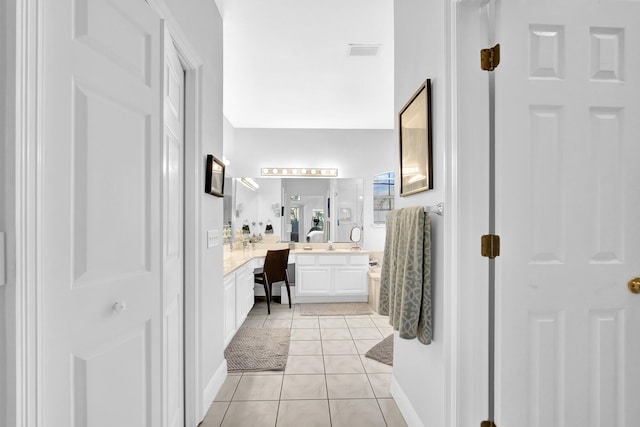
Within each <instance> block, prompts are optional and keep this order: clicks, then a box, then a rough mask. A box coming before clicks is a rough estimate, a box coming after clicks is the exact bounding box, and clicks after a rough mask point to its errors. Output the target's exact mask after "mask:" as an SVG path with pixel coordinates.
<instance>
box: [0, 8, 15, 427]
mask: <svg viewBox="0 0 640 427" xmlns="http://www.w3.org/2000/svg"><path fill="white" fill-rule="evenodd" d="M6 3H7V2H6V1H5V0H0V17H2V18H3V19H4V22H1V23H0V29H1V30H0V31H1V33H0V100H1V101H0V102H1V103H2V104H0V130H1V132H2V133H1V134H0V138H2V139H1V140H0V159H1V160H0V162H2V163H1V164H0V171H1V172H0V231H3V232H6V231H7V222H6V212H5V209H7V206H8V203H7V198H6V188H7V178H8V177H7V173H8V171H9V170H11V169H12V168H11V165H10V164H9V159H7V145H8V141H9V138H8V135H7V134H6V129H7V128H6V126H5V123H6V111H7V107H8V102H9V99H8V97H7V68H6V67H7V66H8V64H10V63H11V62H12V61H9V60H8V57H7V43H8V40H9V36H8V28H9V25H8V22H7V21H8V17H7V4H6ZM1 261H2V260H0V262H1ZM3 279H4V278H3V277H0V283H1V282H2V280H3ZM5 298H6V287H5V286H0V426H4V425H6V422H7V419H6V414H7V391H8V390H7V387H8V384H7V331H6V327H7V317H6V300H5Z"/></svg>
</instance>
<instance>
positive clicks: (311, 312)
mask: <svg viewBox="0 0 640 427" xmlns="http://www.w3.org/2000/svg"><path fill="white" fill-rule="evenodd" d="M296 305H299V306H300V314H301V315H303V316H353V315H358V314H372V313H373V311H371V307H369V304H367V303H366V302H325V303H314V304H296Z"/></svg>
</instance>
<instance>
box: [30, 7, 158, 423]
mask: <svg viewBox="0 0 640 427" xmlns="http://www.w3.org/2000/svg"><path fill="white" fill-rule="evenodd" d="M42 13H43V15H42V19H43V21H42V23H43V25H42V28H43V37H42V47H43V50H42V52H43V66H42V70H43V76H42V85H43V93H42V98H41V99H42V100H43V102H44V104H43V107H42V126H43V128H42V145H41V149H40V152H39V161H40V164H39V182H40V183H41V187H40V188H39V193H38V197H39V199H38V200H39V203H38V204H39V211H38V216H39V221H40V224H39V230H38V239H39V244H40V247H39V258H38V265H39V276H40V284H41V286H40V289H42V294H41V295H39V306H40V308H41V316H40V321H41V323H40V325H41V327H40V329H39V333H40V336H39V339H40V345H41V347H40V349H41V352H40V355H39V356H40V357H39V363H40V367H41V371H40V372H39V373H38V381H39V385H38V389H39V394H40V397H41V399H40V400H39V417H40V419H41V422H42V425H43V426H92V427H94V426H105V427H113V426H131V427H139V426H148V427H155V426H159V425H162V424H161V417H162V398H161V393H160V390H161V378H162V364H161V355H162V345H161V341H162V334H161V331H162V319H161V313H162V312H161V310H160V307H161V290H162V287H161V276H162V265H161V262H162V254H161V247H162V246H161V236H162V224H161V209H160V207H161V206H162V200H161V197H162V194H161V184H162V183H161V174H160V171H161V170H162V151H161V145H160V144H159V143H158V141H160V140H161V135H160V129H161V124H160V123H161V117H160V114H159V113H160V111H161V108H160V93H161V82H160V69H161V68H160V65H161V57H160V52H161V48H160V44H159V43H160V20H159V18H158V17H157V15H155V13H153V11H152V10H151V9H150V7H149V6H148V5H147V4H146V3H145V2H144V1H142V0H136V1H132V0H73V1H72V0H57V1H55V2H43V11H42ZM39 425H40V424H39Z"/></svg>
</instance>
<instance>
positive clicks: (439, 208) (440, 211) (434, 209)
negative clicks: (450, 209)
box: [424, 202, 444, 216]
mask: <svg viewBox="0 0 640 427" xmlns="http://www.w3.org/2000/svg"><path fill="white" fill-rule="evenodd" d="M424 211H425V212H429V213H434V214H436V215H440V216H442V215H444V203H442V202H440V203H438V204H437V205H435V206H425V207H424Z"/></svg>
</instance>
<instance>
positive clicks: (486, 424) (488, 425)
mask: <svg viewBox="0 0 640 427" xmlns="http://www.w3.org/2000/svg"><path fill="white" fill-rule="evenodd" d="M480 427H496V423H494V422H493V421H483V422H482V423H481V424H480Z"/></svg>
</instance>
